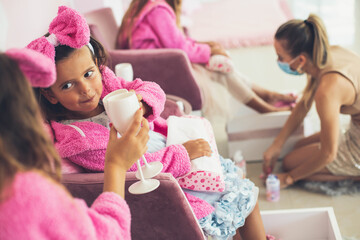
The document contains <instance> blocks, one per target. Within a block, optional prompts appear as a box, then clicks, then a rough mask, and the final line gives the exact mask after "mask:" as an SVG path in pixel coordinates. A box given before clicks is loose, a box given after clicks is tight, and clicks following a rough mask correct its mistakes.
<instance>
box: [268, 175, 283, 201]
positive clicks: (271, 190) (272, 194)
mask: <svg viewBox="0 0 360 240" xmlns="http://www.w3.org/2000/svg"><path fill="white" fill-rule="evenodd" d="M266 200H268V201H270V202H277V201H279V200H280V181H279V179H278V178H277V176H276V175H274V174H270V175H269V176H268V177H267V178H266Z"/></svg>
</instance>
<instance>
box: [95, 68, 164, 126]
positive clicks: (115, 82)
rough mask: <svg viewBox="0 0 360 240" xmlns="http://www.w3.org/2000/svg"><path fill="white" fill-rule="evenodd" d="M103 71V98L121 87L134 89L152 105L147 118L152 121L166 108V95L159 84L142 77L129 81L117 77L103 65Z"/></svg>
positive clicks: (143, 99) (144, 100)
mask: <svg viewBox="0 0 360 240" xmlns="http://www.w3.org/2000/svg"><path fill="white" fill-rule="evenodd" d="M101 72H102V76H103V80H102V81H103V93H102V95H101V97H102V98H103V97H105V96H106V95H107V94H108V93H110V92H112V91H115V90H117V89H120V88H125V89H127V90H134V91H135V92H136V94H140V95H141V96H142V101H143V102H144V103H146V104H147V105H148V106H149V107H150V112H151V114H150V115H148V116H147V120H148V121H149V122H152V121H153V120H154V119H156V118H158V117H159V116H160V113H162V111H163V110H164V105H165V100H166V95H165V93H164V91H163V90H162V89H161V87H160V86H159V85H158V84H156V83H154V82H149V81H142V80H140V79H135V80H134V81H131V82H128V81H126V80H124V79H122V78H120V77H116V76H115V74H114V72H113V71H111V70H110V69H109V68H108V67H105V66H103V67H102V69H101Z"/></svg>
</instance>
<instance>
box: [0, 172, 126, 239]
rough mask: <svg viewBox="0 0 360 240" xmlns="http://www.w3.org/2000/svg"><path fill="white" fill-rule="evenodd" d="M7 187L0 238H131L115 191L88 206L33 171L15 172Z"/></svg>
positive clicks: (123, 204) (122, 203)
mask: <svg viewBox="0 0 360 240" xmlns="http://www.w3.org/2000/svg"><path fill="white" fill-rule="evenodd" d="M11 191H12V193H13V194H12V195H11V198H9V199H7V201H5V202H1V204H0V233H1V234H0V235H1V239H89V240H92V239H93V240H98V239H104V240H105V239H106V240H108V239H119V240H120V239H121V240H124V239H126V240H128V239H131V233H130V222H131V217H130V209H129V207H128V205H127V204H126V202H125V200H124V199H122V198H121V197H120V196H119V195H117V194H115V193H110V192H106V193H102V194H101V195H100V196H99V197H98V198H97V199H96V200H95V202H94V203H93V205H92V206H91V207H90V208H89V207H88V206H87V205H86V203H85V202H84V201H83V200H80V199H74V198H73V197H72V196H71V195H70V194H69V193H68V192H67V191H66V190H65V189H64V187H63V186H61V185H59V184H55V183H53V182H52V181H51V180H49V179H48V178H46V177H44V176H42V175H40V174H38V173H35V172H26V173H22V174H18V175H17V176H16V179H15V181H14V182H13V185H12V189H11Z"/></svg>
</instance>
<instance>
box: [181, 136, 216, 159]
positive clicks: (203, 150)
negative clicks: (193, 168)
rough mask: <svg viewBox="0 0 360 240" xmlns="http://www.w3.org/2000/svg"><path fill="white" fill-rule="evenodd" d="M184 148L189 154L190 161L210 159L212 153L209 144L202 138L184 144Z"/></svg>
mask: <svg viewBox="0 0 360 240" xmlns="http://www.w3.org/2000/svg"><path fill="white" fill-rule="evenodd" d="M183 146H184V147H185V149H186V151H187V152H188V154H189V158H190V160H193V159H195V158H199V157H203V156H207V157H210V156H211V153H212V151H211V148H210V145H209V143H208V142H207V141H205V140H204V139H201V138H199V139H195V140H190V141H187V142H185V143H183Z"/></svg>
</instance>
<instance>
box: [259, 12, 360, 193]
mask: <svg viewBox="0 0 360 240" xmlns="http://www.w3.org/2000/svg"><path fill="white" fill-rule="evenodd" d="M274 47H275V50H276V53H277V55H278V64H279V67H280V68H281V69H282V70H283V71H284V72H286V73H289V74H295V75H299V74H306V75H307V79H308V82H307V86H306V88H305V90H304V93H303V97H302V99H301V100H300V101H299V103H298V104H297V105H296V107H295V108H294V110H293V111H292V113H291V115H290V117H289V119H288V120H287V122H286V123H285V125H284V127H283V128H282V130H281V132H280V133H279V135H278V136H277V137H276V139H275V140H274V142H273V143H272V145H271V146H270V147H269V148H268V149H267V151H266V152H265V153H264V163H263V171H264V173H265V175H267V174H269V173H271V172H272V170H273V168H274V165H275V162H276V160H277V159H278V157H279V154H280V151H281V148H282V146H283V145H284V143H285V141H286V140H287V138H288V137H289V136H290V135H291V133H292V132H293V131H294V130H295V129H296V128H297V127H298V126H299V125H300V124H301V123H302V121H303V119H304V117H305V115H306V114H307V112H308V111H309V109H310V107H311V105H312V103H313V102H314V103H315V106H316V110H317V113H318V115H319V118H320V123H321V130H320V132H318V133H316V134H314V135H312V136H309V137H306V138H304V139H302V140H300V141H299V142H298V143H297V144H296V145H295V148H294V150H293V151H292V152H290V153H289V154H288V155H286V156H285V158H284V159H283V162H282V167H283V170H284V173H280V174H277V176H278V178H279V180H280V184H281V187H287V186H289V185H291V184H293V183H294V182H296V181H298V180H301V179H306V180H315V181H317V180H318V181H336V180H343V179H349V178H352V179H359V178H360V97H359V94H360V57H359V56H357V55H355V54H354V53H352V52H350V51H348V50H346V49H344V48H342V47H339V46H329V43H328V37H327V34H326V30H325V27H324V25H323V23H322V21H321V19H320V18H319V17H317V16H316V15H313V14H310V15H309V17H308V18H307V19H306V20H304V21H303V20H290V21H288V22H286V23H284V24H283V25H281V26H280V27H279V29H278V30H277V32H276V34H275V42H274ZM340 114H350V115H351V124H350V127H349V130H348V131H347V132H346V133H345V134H340V129H339V115H340Z"/></svg>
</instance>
